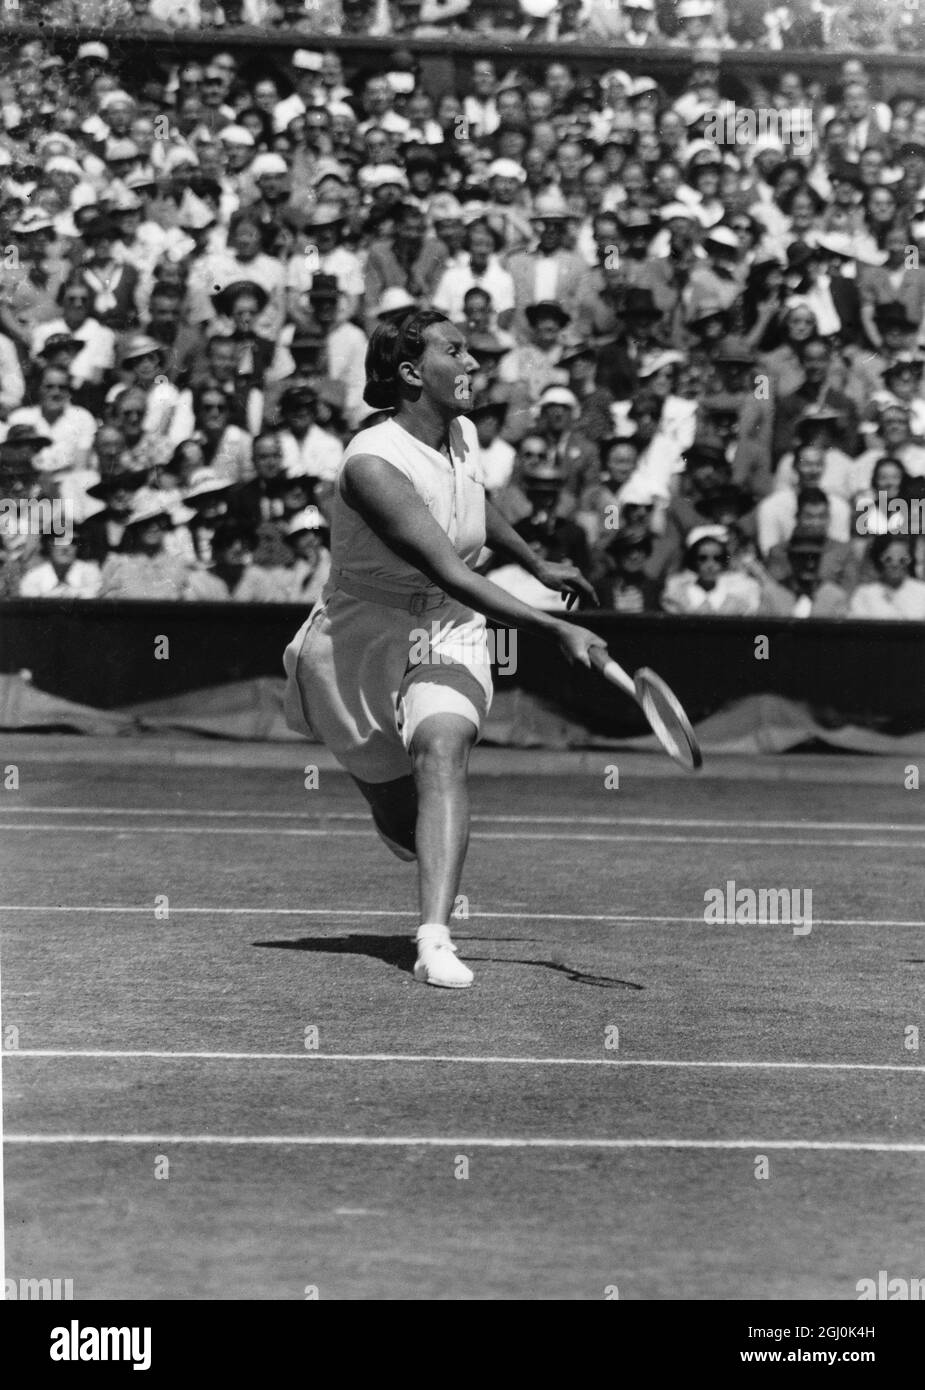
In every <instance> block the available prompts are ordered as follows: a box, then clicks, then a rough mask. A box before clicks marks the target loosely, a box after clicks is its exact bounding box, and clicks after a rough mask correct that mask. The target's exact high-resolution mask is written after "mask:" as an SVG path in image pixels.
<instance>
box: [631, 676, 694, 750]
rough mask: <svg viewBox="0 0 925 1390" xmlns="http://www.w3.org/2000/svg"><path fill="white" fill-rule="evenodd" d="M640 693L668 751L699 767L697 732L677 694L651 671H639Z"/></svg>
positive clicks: (637, 686) (637, 688)
mask: <svg viewBox="0 0 925 1390" xmlns="http://www.w3.org/2000/svg"><path fill="white" fill-rule="evenodd" d="M636 692H637V697H638V699H639V703H640V704H641V705H642V709H643V713H644V714H645V716H646V718H647V719H648V721H649V724H650V726H651V728H652V731H653V733H654V734H655V735H656V737H657V738H658V739H659V740H660V742H661V743H662V745H663V747H664V748H665V750H666V752H668V753H669V754H670V755H671V756H672V757H673V758H676V759H677V760H678V762H681V763H683V764H684V766H685V767H688V768H690V769H691V770H693V769H695V768H697V767H699V766H700V763H701V759H700V756H699V749H698V747H697V742H696V738H695V736H694V731H693V729H692V728H691V726H690V722H689V720H688V718H687V715H686V714H685V713H684V710H683V708H682V707H681V705H680V704H679V702H678V699H677V697H676V696H675V695H674V694H673V693H672V692H671V690H669V689H668V687H667V686H666V685H665V684H664V683H663V682H662V681H661V680H659V678H658V677H657V676H654V675H653V674H652V673H651V672H648V671H639V672H637V673H636Z"/></svg>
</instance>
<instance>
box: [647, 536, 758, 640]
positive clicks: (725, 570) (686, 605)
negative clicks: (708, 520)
mask: <svg viewBox="0 0 925 1390" xmlns="http://www.w3.org/2000/svg"><path fill="white" fill-rule="evenodd" d="M686 546H687V548H686V550H685V553H684V569H683V570H682V571H681V573H680V574H674V575H672V576H671V577H670V578H669V580H668V582H667V584H666V585H665V591H664V593H663V594H662V607H663V608H664V610H665V612H666V613H691V614H693V613H696V614H698V615H699V616H701V617H703V616H711V617H736V618H746V617H749V616H750V615H751V614H752V613H757V612H758V608H759V605H760V603H761V589H760V587H759V585H758V583H757V581H756V580H754V579H752V578H751V577H750V576H749V575H746V574H741V573H738V572H736V571H735V570H731V569H730V568H729V560H730V556H729V544H728V535H727V532H726V528H725V527H724V526H697V527H695V528H694V530H693V531H691V532H690V533H689V534H688V536H687V538H686Z"/></svg>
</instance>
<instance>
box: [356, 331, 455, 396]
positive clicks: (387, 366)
mask: <svg viewBox="0 0 925 1390" xmlns="http://www.w3.org/2000/svg"><path fill="white" fill-rule="evenodd" d="M435 323H449V319H448V318H447V316H446V314H441V313H438V312H437V310H436V309H409V311H408V313H407V314H406V315H405V316H404V318H398V319H389V320H387V321H386V322H385V323H380V325H379V326H378V328H376V329H375V331H374V332H373V335H372V337H371V338H370V340H369V347H368V348H367V349H366V389H365V390H364V392H363V399H364V401H365V402H366V404H367V405H371V406H372V407H373V409H374V410H392V409H394V408H395V407H396V406H397V405H398V404H399V399H400V390H399V375H398V371H399V368H400V367H401V364H402V363H403V362H419V361H420V360H421V358H422V357H423V355H424V347H425V344H424V333H425V331H426V330H427V329H428V328H430V327H432V325H433V324H435Z"/></svg>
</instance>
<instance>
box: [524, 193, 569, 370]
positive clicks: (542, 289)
mask: <svg viewBox="0 0 925 1390" xmlns="http://www.w3.org/2000/svg"><path fill="white" fill-rule="evenodd" d="M570 216H571V213H570V212H569V208H568V205H567V203H566V202H565V199H564V198H563V197H562V194H561V193H558V192H550V193H543V194H540V195H539V197H537V198H536V199H535V200H534V203H533V213H532V215H531V221H532V223H533V226H534V230H535V235H536V240H535V243H534V245H533V246H532V247H531V248H530V249H529V250H526V251H515V252H514V253H513V254H512V255H511V256H509V258H508V263H507V269H508V271H509V272H510V275H511V278H512V279H513V281H514V305H515V316H514V320H513V322H512V324H511V327H512V330H513V332H514V333H515V334H517V336H518V337H519V338H520V341H521V342H528V341H529V336H530V334H529V329H530V323H529V319H528V317H527V310H528V309H529V308H530V307H531V305H535V304H539V303H545V302H551V303H555V304H558V305H559V306H560V307H561V308H562V310H563V311H564V312H565V313H566V314H568V315H569V317H570V318H571V317H572V316H573V315H574V312H575V310H576V308H577V304H578V298H579V295H580V293H581V289H582V285H583V282H584V280H585V277H586V276H587V274H588V267H587V265H586V264H585V263H584V261H583V260H582V258H581V257H580V256H579V255H577V254H576V253H575V252H574V251H569V250H568V249H567V248H566V245H565V232H566V227H567V225H568V221H569V218H570Z"/></svg>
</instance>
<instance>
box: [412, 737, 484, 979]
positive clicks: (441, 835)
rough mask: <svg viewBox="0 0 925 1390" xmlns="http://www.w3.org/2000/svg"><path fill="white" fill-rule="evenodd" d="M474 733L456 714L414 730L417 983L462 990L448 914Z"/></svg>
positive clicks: (462, 847) (462, 969) (459, 862)
mask: <svg viewBox="0 0 925 1390" xmlns="http://www.w3.org/2000/svg"><path fill="white" fill-rule="evenodd" d="M477 734H478V729H477V727H476V725H475V724H473V722H472V721H471V719H467V718H466V717H465V716H463V715H460V714H450V713H445V714H431V715H428V716H427V717H426V718H425V719H422V720H421V722H420V724H418V725H417V727H416V729H415V731H414V736H413V738H412V740H411V747H410V752H411V760H412V765H413V768H414V781H415V785H416V787H417V801H418V818H417V827H416V832H415V844H416V847H417V855H418V878H419V886H420V905H421V926H420V927H419V928H418V933H417V944H418V961H417V965H416V966H415V972H414V973H415V978H416V979H419V980H422V981H424V982H425V983H427V984H434V985H443V986H445V987H446V988H455V989H463V988H465V987H466V986H467V985H470V984H471V983H472V972H471V970H469V969H468V968H467V967H466V966H464V965H463V964H462V962H461V961H459V960H457V959H456V948H455V947H454V946H453V943H452V940H451V938H450V932H449V921H450V914H451V913H452V911H453V905H454V903H455V901H456V893H457V890H458V888H459V883H460V879H461V877H462V870H463V864H464V862H465V858H466V850H467V848H468V845H469V787H468V780H467V778H468V769H469V754H470V752H471V750H472V746H473V744H474V743H475V740H476V737H477Z"/></svg>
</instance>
